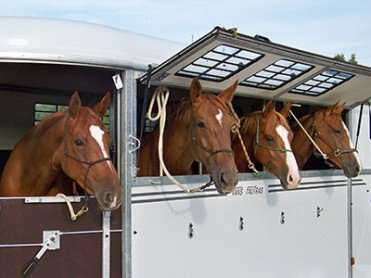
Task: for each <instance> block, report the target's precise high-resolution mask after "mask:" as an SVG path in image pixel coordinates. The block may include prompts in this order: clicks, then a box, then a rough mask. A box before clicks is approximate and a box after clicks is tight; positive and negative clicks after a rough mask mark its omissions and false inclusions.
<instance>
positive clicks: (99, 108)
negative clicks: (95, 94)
mask: <svg viewBox="0 0 371 278" xmlns="http://www.w3.org/2000/svg"><path fill="white" fill-rule="evenodd" d="M110 105H111V92H107V93H106V94H105V96H104V97H103V98H102V99H101V100H100V102H98V103H97V104H96V105H95V106H94V108H93V110H94V112H95V113H97V114H98V115H99V116H100V117H101V118H102V117H103V116H104V114H106V112H107V110H108V108H109V107H110Z"/></svg>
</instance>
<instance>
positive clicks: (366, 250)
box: [352, 174, 371, 278]
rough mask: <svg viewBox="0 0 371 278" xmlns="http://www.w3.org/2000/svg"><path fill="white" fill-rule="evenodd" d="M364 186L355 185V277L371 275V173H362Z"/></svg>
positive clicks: (353, 216) (367, 277)
mask: <svg viewBox="0 0 371 278" xmlns="http://www.w3.org/2000/svg"><path fill="white" fill-rule="evenodd" d="M361 178H363V179H364V180H365V182H366V185H364V186H357V187H353V192H352V195H353V207H352V210H353V214H352V222H353V225H352V228H353V230H352V234H353V244H352V245H353V256H354V259H355V265H354V266H353V277H354V278H369V277H371V248H370V246H371V175H370V174H365V175H361Z"/></svg>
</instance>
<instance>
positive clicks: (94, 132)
mask: <svg viewBox="0 0 371 278" xmlns="http://www.w3.org/2000/svg"><path fill="white" fill-rule="evenodd" d="M89 131H90V135H91V137H93V138H94V140H95V141H96V142H97V144H98V146H99V147H100V149H101V151H102V154H103V158H109V155H108V153H107V151H106V150H105V148H104V143H103V135H104V131H103V130H102V129H101V128H100V127H99V126H97V125H91V126H90V127H89ZM107 164H108V166H109V167H110V168H111V169H113V166H112V163H111V161H110V160H107Z"/></svg>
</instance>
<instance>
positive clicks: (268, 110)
mask: <svg viewBox="0 0 371 278" xmlns="http://www.w3.org/2000/svg"><path fill="white" fill-rule="evenodd" d="M274 110H275V107H274V104H273V101H271V100H270V101H268V102H267V103H266V104H265V106H264V110H263V116H264V117H266V116H268V114H269V113H271V112H272V111H274Z"/></svg>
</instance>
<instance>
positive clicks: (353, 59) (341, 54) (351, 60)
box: [334, 53, 358, 65]
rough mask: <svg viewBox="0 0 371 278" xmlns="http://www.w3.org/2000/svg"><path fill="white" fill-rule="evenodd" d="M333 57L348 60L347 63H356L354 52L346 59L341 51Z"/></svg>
mask: <svg viewBox="0 0 371 278" xmlns="http://www.w3.org/2000/svg"><path fill="white" fill-rule="evenodd" d="M334 59H336V60H338V61H342V62H348V63H351V64H355V65H357V64H358V61H357V57H356V54H354V53H353V54H351V55H350V57H349V59H348V60H347V59H346V57H345V55H344V54H343V53H338V54H336V55H335V57H334Z"/></svg>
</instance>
